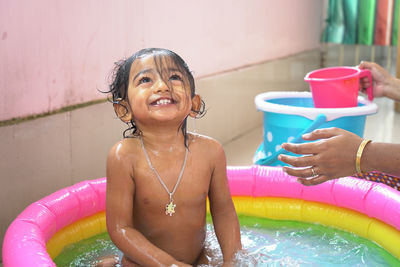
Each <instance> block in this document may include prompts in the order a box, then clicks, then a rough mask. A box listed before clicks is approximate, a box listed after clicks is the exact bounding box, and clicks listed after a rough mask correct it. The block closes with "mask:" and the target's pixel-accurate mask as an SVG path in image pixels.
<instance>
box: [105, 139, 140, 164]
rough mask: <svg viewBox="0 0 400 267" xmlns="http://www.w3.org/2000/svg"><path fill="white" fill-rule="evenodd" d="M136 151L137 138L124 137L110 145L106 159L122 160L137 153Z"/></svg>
mask: <svg viewBox="0 0 400 267" xmlns="http://www.w3.org/2000/svg"><path fill="white" fill-rule="evenodd" d="M137 151H138V140H137V138H124V139H122V140H121V141H118V142H117V143H115V144H114V145H113V146H112V148H111V149H110V152H109V153H108V159H109V160H113V159H117V160H122V159H126V158H132V157H133V156H134V155H136V154H137Z"/></svg>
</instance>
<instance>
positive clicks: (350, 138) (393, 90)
mask: <svg viewBox="0 0 400 267" xmlns="http://www.w3.org/2000/svg"><path fill="white" fill-rule="evenodd" d="M359 67H360V68H361V69H369V70H370V71H371V76H372V80H373V86H374V97H382V96H385V97H388V98H391V99H394V100H400V80H399V79H396V78H394V77H392V76H391V75H390V74H389V73H388V72H387V71H386V70H384V69H383V68H382V67H381V66H379V65H378V64H376V63H372V62H361V64H360V65H359ZM369 85H370V84H369V81H368V78H364V79H361V80H360V90H361V91H365V89H366V88H368V87H369ZM303 139H304V140H308V141H315V142H312V143H304V144H289V143H284V144H282V148H284V149H285V150H287V151H290V152H293V153H295V154H301V155H304V156H301V157H293V156H289V155H284V154H281V155H279V157H278V158H279V160H281V161H283V162H285V163H287V164H290V165H292V166H294V167H304V168H302V169H297V168H291V167H283V170H284V171H285V172H286V173H288V174H290V175H293V176H297V177H299V179H298V181H299V182H300V183H302V184H304V185H316V184H320V183H323V182H325V181H328V180H331V179H336V178H340V177H344V176H350V175H353V174H355V173H356V168H355V161H356V154H357V150H358V147H359V145H360V144H361V142H362V138H360V137H359V136H358V135H356V134H353V133H351V132H348V131H345V130H342V129H338V128H329V129H318V130H315V131H313V132H311V133H309V134H306V135H304V136H303ZM360 165H361V170H362V171H364V172H369V171H374V170H376V171H381V172H385V173H388V174H392V175H396V176H400V144H390V143H377V142H371V143H369V144H367V146H366V147H365V149H364V152H363V154H362V157H361V164H360ZM312 169H313V170H314V173H313V171H312ZM314 174H315V176H314Z"/></svg>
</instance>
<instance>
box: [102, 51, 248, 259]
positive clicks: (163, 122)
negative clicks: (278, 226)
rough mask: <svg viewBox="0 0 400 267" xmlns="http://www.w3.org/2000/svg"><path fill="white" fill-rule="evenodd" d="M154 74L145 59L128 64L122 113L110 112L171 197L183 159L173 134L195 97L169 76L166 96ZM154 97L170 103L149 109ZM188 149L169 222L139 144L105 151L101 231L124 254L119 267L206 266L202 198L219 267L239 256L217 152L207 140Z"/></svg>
mask: <svg viewBox="0 0 400 267" xmlns="http://www.w3.org/2000/svg"><path fill="white" fill-rule="evenodd" d="M154 69H155V67H154V60H153V58H152V57H151V56H148V57H145V58H142V59H140V60H136V61H135V62H134V63H133V64H132V67H131V73H130V76H131V77H132V82H130V85H129V88H128V101H127V104H128V105H129V113H128V114H126V113H123V112H122V110H123V109H120V107H118V106H115V109H116V112H117V114H120V118H121V119H122V120H124V121H128V120H130V119H131V118H132V117H133V118H134V119H135V122H136V125H137V126H138V128H139V129H140V131H141V133H142V135H141V136H142V138H143V142H144V145H145V148H146V150H147V153H148V155H149V158H150V160H151V163H152V165H153V166H154V168H155V169H156V170H157V172H158V173H159V175H160V177H161V178H162V180H163V181H164V183H165V184H166V186H167V187H168V189H169V191H170V192H171V191H172V189H173V188H174V186H175V184H176V182H177V179H178V176H179V172H180V170H181V168H182V165H183V161H184V155H185V145H184V136H183V134H182V132H181V131H180V130H179V127H180V125H181V123H182V121H183V120H184V119H185V118H186V117H187V116H188V115H190V114H191V110H192V107H193V108H197V107H198V105H199V99H200V98H199V97H198V96H195V97H193V98H190V97H188V93H187V91H185V90H188V89H185V87H184V86H183V81H181V82H179V81H178V79H176V77H173V78H172V79H173V80H172V81H171V84H170V85H171V86H170V88H173V91H171V89H170V88H169V87H168V86H166V82H164V81H163V80H162V79H161V78H160V77H159V75H158V73H157V72H156V71H154ZM143 70H146V73H144V72H143ZM148 70H150V71H148ZM173 75H176V74H173ZM173 75H172V74H171V77H172V76H173ZM179 75H181V76H182V74H179ZM133 77H136V78H133ZM161 98H163V99H173V101H172V103H169V104H165V103H164V104H154V103H155V102H156V101H157V99H161ZM120 111H121V112H120ZM188 149H189V153H188V156H187V162H186V166H185V169H184V173H183V176H182V179H181V181H180V183H179V185H178V187H177V190H176V192H175V194H174V195H173V201H174V204H176V207H175V213H173V214H172V216H169V215H166V213H165V207H166V204H168V203H169V201H170V199H169V195H168V193H167V192H166V190H165V189H164V188H163V186H162V185H161V183H160V181H159V180H158V178H157V176H156V175H155V174H154V172H153V171H152V170H151V169H150V166H149V164H148V162H147V160H146V157H145V154H144V151H143V149H142V147H141V143H140V139H139V138H126V139H123V140H122V141H120V142H118V143H117V144H115V145H114V146H113V148H112V149H111V151H110V153H109V155H108V160H107V202H106V218H107V229H108V232H109V234H110V237H111V239H112V241H113V242H114V243H115V244H116V246H117V247H118V248H119V249H120V250H121V251H122V252H123V253H124V259H123V266H174V265H175V266H192V265H196V264H206V263H207V258H206V257H205V253H204V251H205V248H204V241H205V235H206V232H205V223H206V199H207V196H208V197H209V201H210V210H211V215H212V218H213V223H214V227H215V232H216V235H217V237H218V241H219V243H220V246H221V249H222V253H223V257H224V262H225V264H226V266H229V265H230V264H231V261H232V259H233V257H234V254H235V253H236V251H238V250H239V249H241V243H240V228H239V223H238V219H237V215H236V212H235V208H234V206H233V202H232V199H231V196H230V192H229V187H228V181H227V177H226V159H225V154H224V151H223V149H222V146H221V145H220V144H219V143H218V142H216V141H215V140H213V139H211V138H208V137H205V136H201V135H195V134H189V135H188Z"/></svg>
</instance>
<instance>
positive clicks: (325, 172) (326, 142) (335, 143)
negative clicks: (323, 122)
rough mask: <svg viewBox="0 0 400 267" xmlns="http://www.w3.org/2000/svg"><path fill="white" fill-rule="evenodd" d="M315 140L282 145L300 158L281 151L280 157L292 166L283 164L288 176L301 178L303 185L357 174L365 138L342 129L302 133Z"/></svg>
mask: <svg viewBox="0 0 400 267" xmlns="http://www.w3.org/2000/svg"><path fill="white" fill-rule="evenodd" d="M302 137H303V139H304V140H307V141H313V140H318V139H320V140H318V141H315V142H310V143H304V144H290V143H284V144H282V148H283V149H285V150H287V151H289V152H293V153H295V154H303V156H301V157H295V156H289V155H284V154H281V155H279V157H278V159H279V160H281V161H283V162H285V163H287V164H290V165H292V166H293V167H302V168H293V167H283V171H284V172H286V173H287V174H289V175H292V176H296V177H299V179H298V182H300V183H302V184H303V185H316V184H320V183H323V182H325V181H328V180H331V179H336V178H340V177H344V176H349V175H352V174H354V173H356V168H355V161H356V154H357V150H358V147H359V145H360V144H361V142H362V138H360V137H359V136H358V135H356V134H353V133H351V132H348V131H346V130H343V129H339V128H326V129H317V130H315V131H313V132H311V133H309V134H305V135H303V136H302Z"/></svg>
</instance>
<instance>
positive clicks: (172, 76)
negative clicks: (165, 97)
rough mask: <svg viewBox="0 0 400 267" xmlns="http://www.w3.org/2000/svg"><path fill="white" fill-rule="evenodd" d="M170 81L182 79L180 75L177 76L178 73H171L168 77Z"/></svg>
mask: <svg viewBox="0 0 400 267" xmlns="http://www.w3.org/2000/svg"><path fill="white" fill-rule="evenodd" d="M169 80H170V81H182V77H181V76H179V75H178V74H174V75H171V77H170V78H169Z"/></svg>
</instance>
